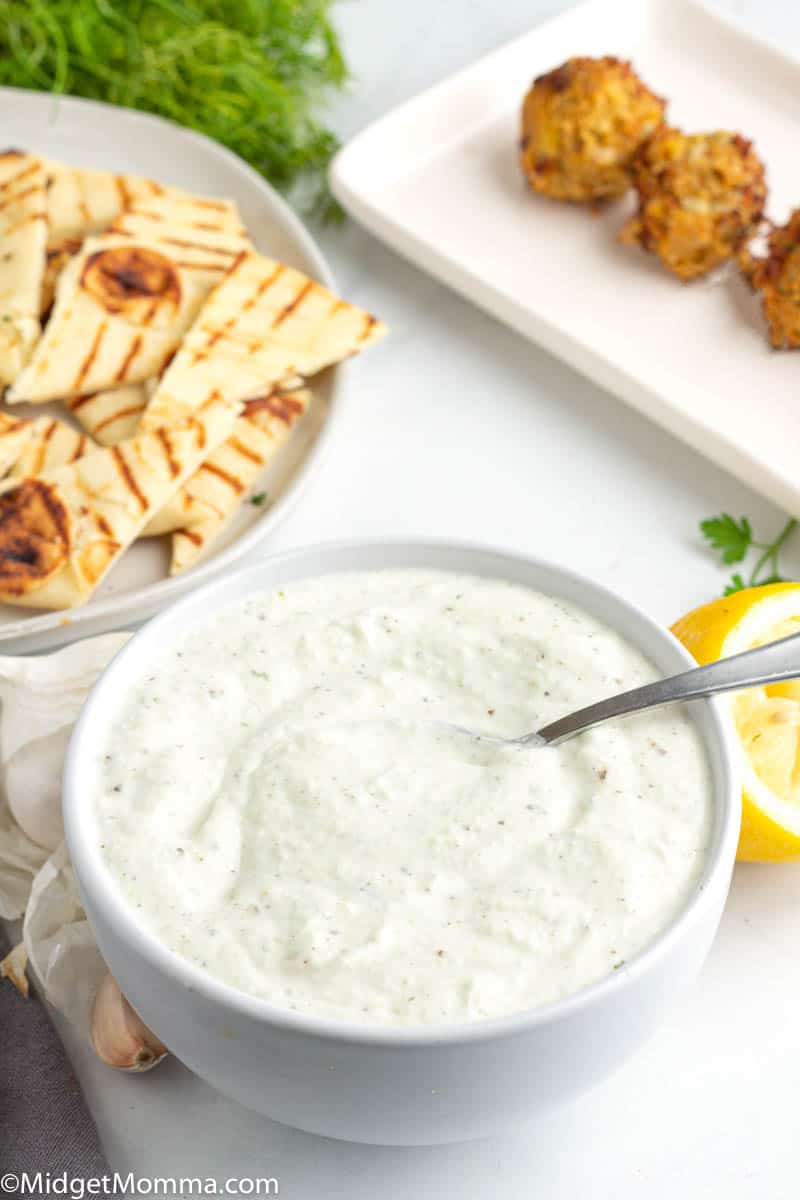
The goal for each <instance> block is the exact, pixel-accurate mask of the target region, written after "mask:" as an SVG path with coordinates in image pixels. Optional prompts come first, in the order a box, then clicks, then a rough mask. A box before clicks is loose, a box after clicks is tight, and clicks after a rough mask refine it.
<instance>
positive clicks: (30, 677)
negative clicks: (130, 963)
mask: <svg viewBox="0 0 800 1200" xmlns="http://www.w3.org/2000/svg"><path fill="white" fill-rule="evenodd" d="M129 637H130V634H127V633H110V634H104V635H103V636H102V637H97V638H89V639H87V640H86V641H82V642H76V643H75V644H74V645H72V646H68V647H67V648H66V649H64V650H59V651H57V652H56V653H55V654H47V655H41V656H40V657H36V658H10V657H5V658H4V657H0V917H2V918H3V919H5V920H14V919H15V918H19V917H23V918H24V920H23V942H24V945H25V950H26V951H27V955H28V961H29V964H30V966H31V967H32V968H33V970H34V972H35V974H36V976H37V978H38V980H39V983H40V985H41V987H42V989H43V991H44V994H45V996H46V997H47V999H48V1000H49V1001H50V1003H51V1004H53V1005H54V1006H55V1007H56V1008H57V1009H58V1010H59V1011H60V1012H63V1013H64V1014H65V1015H66V1016H67V1017H68V1018H69V1019H70V1020H72V1021H73V1022H74V1023H76V1024H77V1025H79V1026H80V1027H82V1028H88V1020H89V1013H90V1010H91V1002H92V999H93V997H94V993H95V989H96V987H97V984H98V983H99V981H100V979H101V978H102V975H103V974H104V971H105V968H104V966H103V962H102V959H101V958H100V954H99V953H98V950H97V947H96V945H95V942H94V938H93V936H92V931H91V929H90V927H89V923H88V921H87V920H86V916H85V913H84V911H83V908H82V907H81V903H80V898H79V895H78V888H77V885H76V882H75V876H74V874H73V871H72V867H71V865H70V862H69V856H68V854H67V849H66V846H65V845H64V825H63V821H62V817H61V776H62V771H63V766H64V754H65V752H66V748H67V743H68V741H69V736H70V733H71V731H72V727H73V725H74V723H75V721H76V720H77V717H78V714H79V713H80V710H81V707H82V705H83V702H84V700H85V698H86V695H87V693H88V691H89V689H90V688H91V686H92V684H93V683H94V682H95V680H96V679H97V677H98V675H99V674H100V673H101V671H102V670H103V668H104V667H105V666H106V664H107V663H108V662H109V661H110V660H111V659H112V658H113V657H114V655H115V654H116V653H117V651H118V650H119V649H121V647H122V646H123V645H124V644H125V642H126V641H127V640H128V638H129Z"/></svg>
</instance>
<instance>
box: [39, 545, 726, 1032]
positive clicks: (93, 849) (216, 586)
mask: <svg viewBox="0 0 800 1200" xmlns="http://www.w3.org/2000/svg"><path fill="white" fill-rule="evenodd" d="M393 552H394V553H396V554H397V555H398V556H399V557H400V558H403V557H406V556H410V557H411V558H412V559H413V558H414V557H415V556H416V555H420V556H422V557H424V556H426V555H430V554H437V555H438V554H441V555H448V554H452V555H456V556H457V555H469V556H475V557H477V558H479V559H481V560H483V563H484V565H485V564H486V562H487V561H489V560H494V561H495V562H496V563H497V564H498V565H507V566H508V570H509V574H508V575H507V576H504V575H503V574H502V573H498V574H491V573H489V574H490V577H494V578H508V579H509V580H510V581H512V582H518V583H519V582H520V580H519V578H516V579H515V576H514V569H515V568H517V569H519V570H521V569H525V570H530V569H533V570H534V571H536V572H539V571H541V572H542V573H543V574H545V575H552V576H554V577H557V578H559V579H560V580H561V581H562V582H563V583H564V584H565V585H566V587H567V589H568V590H571V591H578V592H580V593H586V594H587V595H588V596H591V599H592V602H593V603H592V604H591V605H587V609H586V610H587V611H589V612H593V611H594V610H596V608H597V607H598V606H599V605H602V604H605V605H610V606H611V607H612V608H613V609H614V610H615V611H616V612H617V613H618V614H619V616H620V618H627V619H628V620H629V621H630V623H631V624H633V625H634V627H639V628H638V629H636V628H635V632H634V633H633V635H632V636H630V637H629V640H630V642H631V644H632V645H634V646H636V647H637V648H638V649H639V650H640V651H641V652H642V653H645V654H646V655H647V656H648V657H650V651H649V649H647V648H645V647H644V646H643V645H642V639H641V638H640V637H639V636H638V635H639V633H640V631H641V630H642V629H644V630H646V631H647V634H648V636H649V637H651V639H653V642H660V649H661V650H663V651H664V652H665V653H671V654H672V655H673V657H674V658H675V661H676V669H679V667H680V665H681V664H683V665H685V666H686V667H691V666H695V665H696V662H695V660H694V659H693V658H692V656H691V655H690V654H689V652H688V651H687V650H685V649H684V647H683V646H682V645H681V644H680V642H678V640H677V639H676V638H675V637H674V636H673V634H672V633H671V632H670V631H669V630H668V629H666V628H664V627H663V626H661V625H659V624H658V623H657V622H656V621H655V620H653V619H652V618H651V617H649V616H648V615H647V614H646V613H645V612H644V611H643V610H641V609H639V608H638V607H637V606H636V605H634V604H632V603H631V602H630V601H628V600H625V599H624V598H622V597H621V596H619V595H618V594H617V593H616V592H613V591H612V590H611V589H609V588H606V587H605V586H604V585H603V584H599V583H597V582H595V581H594V580H592V579H589V578H587V577H586V576H584V575H581V574H579V573H578V572H575V571H572V570H571V569H569V568H566V567H562V566H561V565H559V564H557V563H552V562H550V561H548V560H546V559H541V558H538V557H536V556H533V555H527V554H521V553H517V552H514V551H510V550H504V549H500V548H497V547H494V546H490V545H481V544H479V543H473V542H469V541H459V540H454V539H445V538H397V537H391V538H369V539H360V538H359V539H347V540H340V541H328V542H322V543H315V544H310V545H307V546H302V547H296V548H293V549H291V550H287V551H283V552H281V553H279V554H275V555H270V556H269V557H267V558H265V559H263V560H262V561H261V562H259V563H255V564H250V565H248V566H243V567H240V568H238V569H237V570H235V571H231V572H229V573H228V574H226V575H224V576H222V577H221V578H220V577H217V578H215V579H212V580H210V581H209V582H208V583H206V584H204V585H203V586H202V587H200V588H197V589H196V590H195V591H193V592H191V593H189V594H188V595H187V596H184V597H182V598H181V599H180V600H178V601H177V602H175V603H173V604H171V605H169V606H168V607H167V608H165V609H164V610H162V611H161V612H160V613H159V614H158V615H157V616H155V617H153V618H152V619H151V620H150V621H149V622H147V624H146V625H144V626H143V627H142V628H141V629H140V630H138V631H137V632H136V633H135V634H134V636H133V637H131V638H130V640H129V641H128V642H127V643H126V644H125V645H124V646H123V647H122V649H121V650H119V651H118V652H117V654H116V655H115V656H114V657H113V659H112V660H111V661H110V662H109V664H108V665H107V666H106V668H105V670H104V671H103V672H102V674H101V675H100V677H99V678H98V680H97V681H96V683H95V684H94V686H93V687H92V689H91V691H90V692H89V695H88V697H87V699H86V701H85V703H84V705H83V708H82V710H81V713H80V716H79V718H78V721H77V722H76V725H75V728H74V730H73V733H72V736H71V738H70V742H69V746H68V749H67V755H66V759H65V764H64V774H63V801H62V803H63V810H64V827H65V834H66V841H67V847H68V850H69V854H70V858H71V861H72V865H73V867H74V870H75V874H76V878H77V880H78V885H79V889H80V891H81V894H82V896H83V895H84V894H87V895H89V896H91V897H92V900H93V901H94V906H96V907H97V908H98V910H100V911H102V913H103V916H104V919H105V920H106V921H107V923H108V925H109V927H110V928H111V929H112V930H113V932H114V933H115V935H116V936H117V937H118V938H119V940H120V941H121V942H122V944H123V945H128V946H131V947H132V948H133V949H134V951H135V952H136V953H138V954H139V955H140V956H142V957H143V958H144V959H145V960H146V961H147V963H148V964H149V966H150V967H152V968H153V969H154V970H155V971H157V972H158V973H160V974H162V975H165V976H167V977H168V978H169V979H170V981H171V982H172V983H174V984H176V985H178V986H179V987H181V988H182V989H184V990H188V991H192V992H197V993H199V994H201V995H202V996H203V997H204V998H205V999H206V1000H207V1001H208V1002H210V1003H212V1004H215V1005H218V1006H220V1007H221V1008H222V1009H223V1010H226V1011H228V1012H231V1013H236V1014H237V1015H239V1016H241V1017H243V1018H246V1019H250V1020H255V1021H261V1022H263V1023H265V1024H267V1025H270V1026H273V1027H276V1028H279V1029H281V1030H284V1031H287V1032H290V1031H294V1032H296V1033H300V1034H303V1035H305V1036H311V1037H315V1038H318V1039H322V1040H331V1041H336V1042H340V1043H359V1044H365V1045H372V1046H382V1047H403V1046H406V1047H425V1046H431V1045H443V1046H445V1045H457V1044H459V1043H464V1042H483V1041H488V1040H493V1039H495V1038H498V1037H505V1036H513V1035H517V1034H520V1033H524V1032H526V1031H528V1030H532V1029H534V1028H541V1027H542V1026H546V1025H548V1024H552V1023H555V1022H557V1021H560V1020H563V1019H564V1018H568V1017H571V1016H575V1015H576V1014H578V1013H579V1012H581V1011H582V1010H583V1009H585V1008H587V1007H589V1006H590V1005H593V1004H595V1003H597V1002H598V1001H600V1000H603V999H611V998H613V997H614V996H615V995H616V994H618V993H620V992H622V991H624V990H625V989H626V988H627V987H628V986H630V984H631V983H632V982H633V981H634V980H635V979H637V978H640V977H641V976H642V975H644V974H645V973H649V972H650V971H652V970H654V969H655V968H656V967H657V966H658V963H659V962H660V961H661V960H663V959H665V958H666V957H668V955H669V953H670V951H671V950H672V948H673V946H674V945H675V943H676V942H677V941H679V940H680V939H681V937H682V936H683V934H684V932H685V931H686V930H687V929H688V927H689V926H690V925H691V924H692V923H693V921H694V920H695V919H696V918H697V916H698V912H699V910H701V909H702V908H703V907H704V906H705V904H706V903H713V896H712V892H713V889H712V888H711V887H710V886H709V885H710V884H711V883H712V881H716V882H720V880H721V881H722V885H723V886H724V887H725V889H726V890H727V887H728V881H729V879H730V874H731V870H732V867H733V862H734V858H735V853H736V846H737V843H738V836H739V825H740V805H739V804H738V799H739V778H738V754H737V752H736V747H735V744H734V739H733V732H732V729H731V728H730V724H729V720H728V716H727V708H726V706H725V705H724V702H723V701H720V700H719V699H706V700H698V701H693V702H692V711H693V712H695V713H701V714H702V716H701V717H699V718H694V719H695V724H696V728H697V730H698V733H699V735H700V737H701V738H702V741H703V745H704V748H705V751H706V756H707V761H708V765H709V770H710V772H711V776H712V791H713V801H714V831H713V834H712V843H711V846H710V848H709V852H708V856H707V859H706V863H705V866H704V869H703V872H702V875H701V876H700V878H699V879H698V881H697V883H696V885H695V888H694V891H693V893H692V895H691V896H690V898H689V900H688V901H687V903H686V904H685V906H684V907H683V908H682V909H681V911H680V912H679V913H678V914H677V916H676V917H675V918H674V919H673V920H672V921H671V922H670V923H669V925H667V926H666V927H665V929H663V930H662V931H661V933H660V934H659V935H658V937H657V938H655V939H654V940H653V941H652V942H649V943H648V944H647V945H646V946H644V948H643V949H642V950H640V951H639V952H638V953H637V954H635V955H634V956H632V957H631V958H630V959H629V960H627V961H626V963H625V965H624V966H623V967H622V968H621V969H620V970H617V971H613V972H611V973H610V974H608V975H606V976H603V977H602V978H600V979H598V980H597V981H595V982H594V983H591V984H588V985H587V986H585V987H583V988H581V989H579V990H578V991H576V992H572V993H570V994H569V995H567V996H566V997H564V998H562V999H560V1000H557V1001H555V1002H553V1003H550V1004H547V1005H542V1006H540V1007H537V1008H532V1009H524V1010H522V1011H520V1012H516V1013H511V1014H509V1015H506V1016H500V1017H492V1018H486V1019H480V1020H475V1021H468V1022H465V1021H461V1022H453V1023H451V1024H450V1023H443V1024H428V1025H423V1024H421V1025H411V1024H409V1025H384V1024H377V1023H376V1024H362V1023H359V1022H357V1021H348V1020H343V1019H339V1018H332V1017H322V1016H316V1015H314V1014H312V1013H305V1012H295V1011H293V1010H291V1009H286V1008H282V1007H281V1006H279V1005H275V1004H272V1003H271V1002H270V1001H268V1000H264V999H262V998H260V997H257V996H253V995H250V994H249V993H247V992H243V991H240V990H239V989H238V988H236V987H234V986H232V985H230V984H227V983H224V982H223V981H222V980H220V979H217V978H216V977H214V976H213V975H212V974H210V973H209V972H207V971H205V970H203V969H202V968H200V967H198V966H195V965H194V964H193V963H191V962H189V960H187V959H185V958H183V957H182V956H181V955H179V954H178V953H177V952H175V951H173V950H171V949H169V948H168V947H167V946H166V945H164V944H163V943H161V942H160V941H159V940H158V939H157V938H156V937H155V935H154V934H152V933H151V932H150V931H149V930H148V929H147V928H145V927H144V926H143V925H142V924H140V923H139V921H138V919H137V917H136V915H135V911H134V909H133V907H132V906H131V905H130V904H129V902H128V901H127V900H126V899H125V897H124V896H123V894H122V892H121V890H120V888H119V886H118V884H117V883H116V880H115V879H114V877H113V875H112V874H111V872H110V870H109V869H108V868H107V867H106V865H105V863H104V862H103V859H102V855H101V853H100V849H99V845H97V844H95V843H94V842H93V839H92V837H91V833H92V831H93V829H94V826H93V814H92V813H91V811H90V808H89V804H88V802H83V801H82V796H83V795H87V794H88V793H87V792H86V791H85V790H84V789H83V788H82V787H81V780H82V777H83V773H84V771H85V770H86V769H87V768H88V766H89V764H90V761H91V754H92V742H93V741H94V742H95V744H96V741H97V739H96V735H95V724H96V723H97V724H99V725H102V723H103V720H104V719H107V718H108V715H109V714H111V715H113V712H114V707H115V706H114V702H113V700H112V699H111V698H112V697H114V696H116V694H117V692H118V680H121V681H122V682H123V683H124V681H125V671H126V670H128V669H132V674H133V676H134V677H135V676H138V675H139V674H141V672H142V671H144V670H146V669H147V666H146V664H147V661H148V657H149V655H150V654H151V653H152V651H153V650H154V649H156V650H157V648H158V646H159V643H160V642H161V637H160V635H161V633H162V630H165V631H166V633H167V634H168V636H169V637H170V638H171V637H172V636H174V634H173V631H174V629H175V628H176V627H179V628H180V629H181V631H184V630H186V629H188V627H189V625H190V624H191V625H194V624H201V623H202V621H203V620H204V619H210V618H211V617H213V616H214V615H216V614H217V613H218V612H220V611H223V610H224V609H225V608H226V607H232V606H234V605H235V604H236V603H240V602H241V601H242V600H243V599H244V598H245V596H246V595H248V594H250V593H251V592H254V591H262V590H267V589H268V588H269V587H270V586H278V585H279V584H278V581H273V582H272V583H270V582H268V581H266V580H263V578H262V577H263V576H264V575H265V574H269V573H271V572H273V571H275V570H276V569H277V570H278V571H280V569H281V568H282V567H289V568H291V566H292V565H293V564H303V562H304V560H307V561H308V564H309V569H308V571H301V573H300V574H298V575H297V576H296V577H295V578H308V579H310V578H315V577H319V576H322V575H325V574H334V573H342V572H345V571H349V570H366V571H371V570H380V569H389V568H388V567H369V566H366V565H364V566H362V567H361V568H359V567H349V566H346V565H343V566H340V567H336V566H332V567H329V568H328V569H323V568H322V567H321V566H320V565H319V563H320V560H330V561H334V562H335V560H336V559H338V558H339V557H345V558H346V557H347V556H348V555H356V556H359V555H363V556H364V557H365V558H369V557H371V556H372V555H373V554H377V555H378V556H380V555H383V554H387V553H388V554H389V555H390V556H391V555H392V553H393ZM314 564H317V565H314ZM396 565H397V567H402V566H403V565H406V566H408V567H409V568H411V569H413V563H412V562H409V563H406V564H402V563H398V564H396ZM431 569H440V570H445V571H448V570H449V573H456V572H455V569H454V568H448V567H447V566H444V567H440V568H436V567H432V568H431ZM463 573H466V574H469V573H474V574H476V575H480V574H481V572H480V571H479V570H477V569H473V571H472V572H470V571H465V572H463ZM522 586H530V585H525V584H522ZM543 590H544V589H543ZM556 595H557V593H556ZM568 602H570V603H573V604H576V606H577V607H580V601H575V600H574V599H572V597H569V599H568ZM187 616H188V618H189V620H188V621H187V620H185V619H184V618H186V617H187ZM598 619H601V618H598ZM626 625H627V621H626ZM165 627H166V629H165ZM617 631H618V632H619V627H617ZM625 636H628V635H627V632H626V634H625ZM161 644H163V643H161ZM139 659H140V660H141V664H142V665H139V663H138V661H137V660H139ZM109 701H111V703H109ZM92 907H93V906H92V904H89V905H86V908H87V913H88V911H89V910H90V909H91V908H92Z"/></svg>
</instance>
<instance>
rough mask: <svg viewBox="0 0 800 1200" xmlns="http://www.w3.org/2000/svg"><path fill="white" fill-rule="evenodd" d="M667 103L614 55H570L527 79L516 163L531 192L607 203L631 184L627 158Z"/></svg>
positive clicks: (658, 120) (656, 122) (658, 119)
mask: <svg viewBox="0 0 800 1200" xmlns="http://www.w3.org/2000/svg"><path fill="white" fill-rule="evenodd" d="M664 108H665V102H664V101H663V100H661V99H659V97H658V96H654V95H653V93H652V92H651V91H649V89H648V88H646V87H645V85H644V84H643V83H642V81H641V79H640V78H639V76H638V75H637V74H636V72H635V71H634V70H633V68H632V67H631V64H630V63H629V62H623V61H622V60H621V59H618V58H570V59H568V60H567V62H565V63H563V65H562V66H560V67H557V68H556V70H554V71H550V72H548V74H547V75H540V76H539V78H538V79H535V80H534V81H533V84H532V86H531V89H530V91H529V92H528V94H527V96H526V97H525V101H524V103H523V106H522V138H521V141H520V162H521V165H522V170H523V172H524V173H525V175H526V177H527V180H528V183H529V184H530V186H531V187H532V188H533V190H534V191H535V192H539V193H541V194H542V195H544V196H551V197H553V198H554V199H556V200H584V201H586V200H589V201H591V200H611V199H614V198H616V197H617V196H621V195H623V194H624V193H625V192H626V191H627V190H628V188H629V187H630V186H631V160H632V158H633V156H634V154H635V153H636V151H637V150H638V148H639V147H640V146H641V145H642V143H643V142H644V141H645V140H646V139H647V138H648V137H650V136H651V134H652V133H653V132H654V131H655V130H656V129H657V128H658V126H659V125H660V124H661V122H662V120H663V118H664Z"/></svg>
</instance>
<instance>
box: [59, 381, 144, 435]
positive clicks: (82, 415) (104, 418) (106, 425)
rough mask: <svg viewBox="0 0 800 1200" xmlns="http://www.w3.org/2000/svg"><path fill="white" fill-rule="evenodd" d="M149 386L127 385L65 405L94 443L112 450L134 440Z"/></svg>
mask: <svg viewBox="0 0 800 1200" xmlns="http://www.w3.org/2000/svg"><path fill="white" fill-rule="evenodd" d="M149 386H150V385H148V384H147V383H128V384H123V385H122V387H118V388H109V389H108V390H107V391H103V392H92V393H90V394H89V395H87V396H73V397H71V398H70V399H69V400H65V401H64V403H65V405H66V407H67V408H68V409H69V410H70V412H71V413H73V415H74V416H75V418H76V420H77V421H79V422H80V424H81V425H82V426H83V428H84V429H85V430H86V432H87V433H88V434H89V435H90V436H91V437H93V438H94V440H95V441H96V442H99V443H100V445H101V446H113V445H115V444H116V443H117V442H124V441H126V440H127V439H128V438H132V437H134V436H135V434H136V432H137V429H138V427H139V422H140V421H141V417H142V413H143V412H144V410H145V409H146V408H147V401H148V396H149V390H148V388H149Z"/></svg>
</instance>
